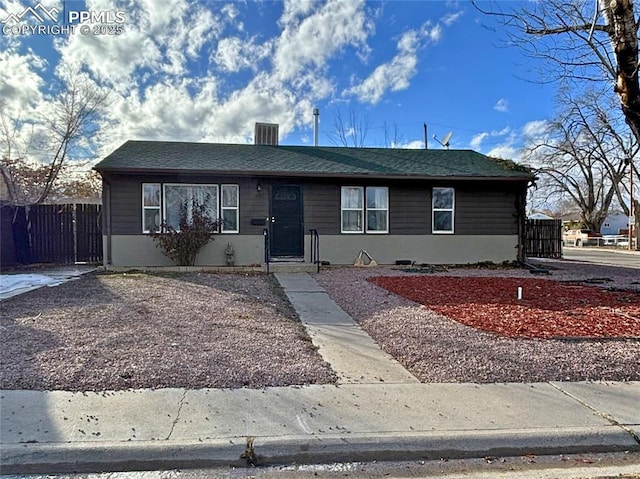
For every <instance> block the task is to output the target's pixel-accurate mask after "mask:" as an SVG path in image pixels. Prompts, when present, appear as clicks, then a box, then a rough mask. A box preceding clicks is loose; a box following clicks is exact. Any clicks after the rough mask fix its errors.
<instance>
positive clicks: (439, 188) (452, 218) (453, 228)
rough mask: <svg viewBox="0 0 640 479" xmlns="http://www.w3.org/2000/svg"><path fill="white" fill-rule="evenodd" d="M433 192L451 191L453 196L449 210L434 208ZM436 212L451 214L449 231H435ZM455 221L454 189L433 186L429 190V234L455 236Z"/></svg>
mask: <svg viewBox="0 0 640 479" xmlns="http://www.w3.org/2000/svg"><path fill="white" fill-rule="evenodd" d="M435 190H451V191H452V192H453V196H452V198H451V208H436V207H435V205H434V201H435V195H434V194H433V192H434V191H435ZM436 211H446V212H451V230H436V228H435V226H436V224H435V219H436V218H435V216H436V215H435V213H436ZM455 219H456V189H455V188H453V187H451V186H434V187H433V188H431V233H432V234H436V235H452V234H455V225H456V223H455Z"/></svg>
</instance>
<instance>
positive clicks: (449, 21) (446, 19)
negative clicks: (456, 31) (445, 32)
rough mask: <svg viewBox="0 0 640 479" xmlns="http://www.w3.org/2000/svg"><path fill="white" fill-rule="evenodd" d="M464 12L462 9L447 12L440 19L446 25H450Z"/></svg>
mask: <svg viewBox="0 0 640 479" xmlns="http://www.w3.org/2000/svg"><path fill="white" fill-rule="evenodd" d="M463 14H464V12H463V11H459V12H455V13H448V14H446V15H445V16H444V17H442V19H441V21H442V23H444V24H445V25H446V26H447V27H450V26H451V25H453V24H454V23H455V22H457V21H458V19H459V18H460V17H461V16H462V15H463Z"/></svg>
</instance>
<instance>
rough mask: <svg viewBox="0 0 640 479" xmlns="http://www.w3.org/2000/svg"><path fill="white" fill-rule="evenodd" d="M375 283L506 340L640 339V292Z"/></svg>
mask: <svg viewBox="0 0 640 479" xmlns="http://www.w3.org/2000/svg"><path fill="white" fill-rule="evenodd" d="M369 281H371V282H373V283H375V284H377V285H378V286H381V287H383V288H385V289H387V290H389V291H392V292H394V293H396V294H399V295H400V296H403V297H405V298H407V299H410V300H412V301H415V302H417V303H420V304H423V305H424V306H426V307H427V308H429V309H431V310H433V311H436V312H438V313H440V314H442V315H444V316H447V317H448V318H450V319H453V320H455V321H458V322H460V323H462V324H465V325H467V326H471V327H473V328H477V329H481V330H483V331H489V332H492V333H497V334H500V335H504V336H509V337H520V338H640V294H638V293H637V292H632V291H622V292H619V291H608V290H604V289H602V288H598V287H592V286H583V285H579V284H572V283H560V282H557V281H552V280H545V279H533V278H495V277H493V278H491V277H465V278H462V277H452V276H380V277H375V278H371V279H370V280H369ZM518 286H521V287H522V289H523V299H522V300H518V299H517V288H518Z"/></svg>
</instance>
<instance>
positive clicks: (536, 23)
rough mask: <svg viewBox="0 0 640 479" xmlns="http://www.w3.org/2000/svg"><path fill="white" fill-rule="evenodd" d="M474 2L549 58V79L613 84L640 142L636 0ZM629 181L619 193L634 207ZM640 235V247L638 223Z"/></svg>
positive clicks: (518, 41) (511, 35)
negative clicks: (628, 195)
mask: <svg viewBox="0 0 640 479" xmlns="http://www.w3.org/2000/svg"><path fill="white" fill-rule="evenodd" d="M473 3H474V5H475V7H476V8H477V9H478V10H480V11H482V12H483V13H486V14H488V15H492V16H497V17H498V18H499V19H500V20H501V27H502V28H501V31H502V32H505V33H506V35H507V37H508V43H509V44H510V45H516V46H518V47H519V48H521V49H522V50H523V51H524V52H525V53H526V54H528V55H530V56H531V57H534V58H537V59H542V60H544V61H543V62H541V63H540V65H541V66H542V68H543V72H544V76H543V77H542V79H543V80H559V81H561V82H562V83H564V84H568V85H571V87H572V88H574V90H575V89H580V88H582V87H583V86H584V84H585V83H592V84H593V83H594V82H596V83H603V84H606V85H609V88H611V90H610V91H612V92H614V93H615V95H616V96H617V101H618V105H619V109H620V111H621V112H622V113H623V116H624V119H625V122H626V123H627V125H628V126H629V128H630V130H631V132H632V134H633V136H634V137H635V140H636V142H640V84H639V80H638V67H639V63H638V45H639V38H638V28H639V27H640V18H638V15H637V13H638V12H637V11H636V7H634V5H633V1H632V0H544V1H540V2H524V3H519V4H515V3H511V2H493V3H492V6H491V7H489V8H488V9H487V8H481V7H480V6H479V5H478V3H477V2H476V1H474V2H473ZM625 160H626V161H627V163H628V165H629V166H630V168H628V171H627V174H633V175H634V176H635V178H638V176H637V172H638V169H639V166H638V161H640V160H638V159H634V158H633V156H629V157H628V158H626V159H625ZM626 184H628V182H623V183H619V184H618V185H617V190H616V191H615V194H616V195H617V197H618V200H619V202H620V204H621V206H622V207H623V208H624V209H625V211H628V207H627V206H625V201H624V200H623V195H624V193H623V192H624V190H625V189H626V188H627V186H626ZM634 189H635V188H634ZM635 191H638V189H635ZM627 193H628V191H627ZM634 196H635V197H637V195H635V194H634ZM626 204H627V205H628V204H629V201H628V200H627V202H626ZM633 204H634V210H635V219H636V224H638V223H640V202H639V201H637V200H635V201H633ZM636 240H637V247H638V248H640V228H636Z"/></svg>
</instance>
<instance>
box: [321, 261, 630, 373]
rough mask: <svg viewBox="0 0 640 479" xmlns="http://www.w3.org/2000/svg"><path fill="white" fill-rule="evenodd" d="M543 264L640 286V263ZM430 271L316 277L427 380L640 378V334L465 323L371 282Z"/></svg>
mask: <svg viewBox="0 0 640 479" xmlns="http://www.w3.org/2000/svg"><path fill="white" fill-rule="evenodd" d="M543 264H544V265H545V266H549V267H552V268H554V269H553V270H552V271H551V275H550V276H547V278H549V279H552V280H556V281H586V283H585V284H596V285H598V286H601V287H606V288H613V289H617V288H621V289H627V290H631V291H636V292H640V270H638V269H630V268H613V267H606V266H594V265H588V264H582V263H564V262H545V263H543ZM438 269H440V268H438ZM423 274H425V272H422V273H417V272H413V273H407V272H406V271H403V270H402V269H401V268H391V267H385V268H382V267H377V268H360V269H359V268H340V269H328V270H325V271H322V272H321V273H320V274H319V275H317V276H316V280H317V281H318V282H319V283H320V284H321V285H322V286H323V287H324V288H325V289H326V290H327V292H328V293H329V295H330V296H331V297H332V298H333V300H334V301H336V302H337V303H338V304H339V305H340V306H341V307H342V308H343V309H344V310H345V311H346V312H348V313H349V314H350V315H351V316H352V317H353V318H354V319H355V320H356V321H357V322H358V323H359V324H360V325H361V326H362V328H363V329H364V330H365V331H367V332H368V333H369V334H370V335H371V336H372V337H373V338H374V339H375V341H376V342H377V343H378V344H379V345H380V346H381V347H382V348H383V349H384V350H385V351H387V352H388V353H390V354H391V355H392V356H394V357H395V358H396V359H397V360H398V361H400V363H402V364H403V365H404V366H405V367H406V368H407V369H408V370H409V371H411V372H412V373H413V374H414V375H415V376H416V377H418V378H419V379H420V380H421V381H423V382H476V383H487V382H512V381H513V382H535V381H581V380H619V381H625V380H636V381H637V380H640V340H638V339H615V340H611V339H586V340H585V339H580V340H574V339H562V340H559V339H521V338H517V339H516V338H509V337H506V336H502V335H496V334H492V333H487V332H482V331H480V330H477V329H474V328H472V327H469V326H465V325H463V324H461V323H459V322H456V321H454V320H452V319H448V318H447V317H445V316H442V315H440V314H437V313H435V312H433V311H431V310H429V309H428V308H427V307H424V306H422V305H420V304H418V303H415V302H413V301H410V300H408V299H405V298H403V297H401V296H398V295H396V294H394V293H391V292H389V291H387V290H386V289H383V288H381V287H380V286H377V285H375V284H372V283H371V282H370V281H368V278H372V277H378V276H398V275H414V276H416V275H423ZM427 274H429V276H430V277H432V276H433V277H436V276H439V275H440V276H462V277H465V276H467V277H468V276H475V277H477V276H495V277H522V278H532V277H533V276H532V275H531V274H530V273H529V271H528V270H522V269H486V268H483V269H475V268H474V269H462V268H450V269H448V270H444V269H442V270H441V271H437V270H436V271H432V272H430V273H427Z"/></svg>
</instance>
